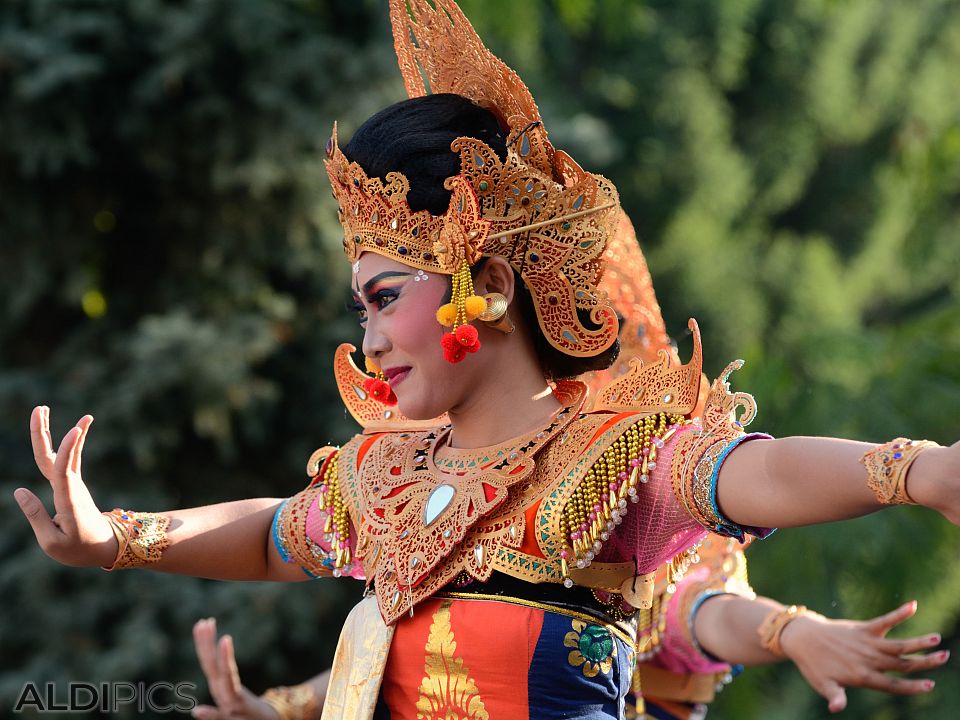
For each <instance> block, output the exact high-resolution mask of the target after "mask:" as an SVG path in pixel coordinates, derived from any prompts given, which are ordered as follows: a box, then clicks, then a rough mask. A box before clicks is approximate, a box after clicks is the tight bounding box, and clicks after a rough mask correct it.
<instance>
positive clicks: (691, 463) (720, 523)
mask: <svg viewBox="0 0 960 720" xmlns="http://www.w3.org/2000/svg"><path fill="white" fill-rule="evenodd" d="M758 438H759V439H766V440H769V439H771V436H770V435H767V434H766V433H749V434H746V433H741V434H739V435H736V436H734V437H732V438H731V437H729V436H728V437H723V438H721V439H719V440H714V441H713V442H710V439H711V438H710V435H709V434H707V433H704V434H702V435H700V436H696V435H694V434H693V433H691V436H690V437H689V438H684V439H683V441H684V443H685V444H684V446H683V448H682V450H683V451H682V452H681V451H680V450H678V452H677V453H676V454H675V455H674V467H673V474H674V484H675V485H676V486H678V487H677V489H678V490H679V492H678V495H679V497H680V498H681V501H682V503H683V505H684V507H686V509H687V511H688V512H689V513H690V514H691V515H692V516H693V518H694V519H695V520H696V521H697V522H698V523H700V524H701V525H703V527H705V528H707V529H708V530H710V531H711V532H714V533H717V534H718V535H723V536H724V537H733V538H736V539H737V540H739V541H740V542H743V541H744V534H745V533H749V534H751V535H754V536H756V537H758V538H765V537H767V536H769V535H770V534H771V533H773V529H772V528H758V527H753V526H750V525H739V524H737V523H735V522H733V521H732V520H730V519H729V518H727V517H726V516H724V515H723V513H722V512H721V511H720V507H719V506H718V505H717V479H718V478H719V476H720V468H721V467H723V462H724V461H725V460H726V459H727V456H728V455H729V454H730V453H731V452H733V450H735V449H736V448H737V446H739V445H740V443H742V442H745V441H747V440H755V439H758Z"/></svg>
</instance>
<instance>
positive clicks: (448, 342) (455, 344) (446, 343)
mask: <svg viewBox="0 0 960 720" xmlns="http://www.w3.org/2000/svg"><path fill="white" fill-rule="evenodd" d="M440 347H442V348H443V349H444V350H445V351H450V352H454V351H456V350H459V349H460V347H461V345H460V341H459V340H457V338H456V336H455V335H454V334H453V333H452V332H448V333H444V334H443V337H441V338H440Z"/></svg>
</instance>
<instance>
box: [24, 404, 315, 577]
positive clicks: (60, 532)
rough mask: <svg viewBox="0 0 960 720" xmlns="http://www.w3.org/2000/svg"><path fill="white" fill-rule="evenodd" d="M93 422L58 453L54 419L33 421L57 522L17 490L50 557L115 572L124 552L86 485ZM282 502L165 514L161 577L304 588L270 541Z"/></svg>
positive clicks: (83, 422) (81, 425) (38, 416)
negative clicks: (290, 583)
mask: <svg viewBox="0 0 960 720" xmlns="http://www.w3.org/2000/svg"><path fill="white" fill-rule="evenodd" d="M92 422H93V418H92V417H91V416H90V415H86V416H84V417H83V418H81V419H80V421H79V422H78V423H77V425H76V426H75V427H74V428H72V429H71V430H70V431H69V432H68V433H67V434H66V436H65V437H64V438H63V440H62V442H61V443H60V447H59V449H58V450H57V451H56V452H54V450H53V440H52V437H51V436H50V411H49V408H46V407H38V408H35V409H34V411H33V414H32V415H31V417H30V435H31V440H32V443H33V452H34V458H35V459H36V462H37V467H38V468H39V469H40V472H41V473H42V474H43V475H44V477H46V478H47V480H48V481H49V482H50V486H51V488H52V490H53V504H54V508H55V510H56V514H55V515H54V516H53V517H52V518H51V517H50V515H49V514H48V513H47V510H46V508H45V507H44V506H43V503H42V502H41V501H40V499H39V498H38V497H37V496H36V495H35V494H34V493H32V492H31V491H29V490H27V489H26V488H18V489H17V490H16V491H15V492H14V495H15V497H16V500H17V503H18V504H19V505H20V508H21V509H22V510H23V513H24V515H26V517H27V520H28V521H29V522H30V525H31V527H32V528H33V531H34V534H35V535H36V537H37V542H38V543H39V545H40V547H41V548H42V549H43V551H44V552H45V553H47V555H49V556H50V557H52V558H53V559H54V560H57V561H59V562H62V563H63V564H65V565H75V566H97V565H99V566H103V567H108V566H110V565H112V564H113V562H114V560H115V559H116V557H117V553H118V550H119V546H118V541H117V539H116V537H115V535H114V532H113V530H112V529H111V525H110V522H109V521H108V520H107V519H106V518H105V517H104V516H103V515H102V514H101V512H100V509H99V508H98V507H97V505H96V503H95V502H94V500H93V497H92V496H91V495H90V491H89V490H88V489H87V486H86V484H84V482H83V479H82V477H81V455H82V453H83V445H84V442H85V440H86V437H87V433H88V432H89V430H90V425H91V423H92ZM279 504H280V501H279V500H277V499H273V498H258V499H252V500H240V501H237V502H229V503H221V504H218V505H210V506H207V507H200V508H192V509H187V510H171V511H169V512H165V513H162V515H164V516H165V517H167V518H169V520H170V524H169V527H168V529H167V533H166V534H167V539H168V540H169V546H168V547H167V548H166V549H165V550H164V552H163V553H162V554H161V555H160V556H159V559H158V560H157V561H156V562H153V563H151V564H150V565H149V567H150V568H152V569H154V570H161V571H164V572H172V573H177V574H181V575H194V576H197V577H207V578H215V579H221V580H303V579H306V576H305V575H304V574H303V572H302V571H300V569H299V568H297V567H296V566H294V565H289V564H286V563H284V562H283V561H282V559H281V558H280V555H279V553H278V552H277V550H276V548H275V547H274V544H273V542H272V540H271V537H270V524H271V521H272V519H273V514H274V511H275V510H276V508H277V506H278V505H279Z"/></svg>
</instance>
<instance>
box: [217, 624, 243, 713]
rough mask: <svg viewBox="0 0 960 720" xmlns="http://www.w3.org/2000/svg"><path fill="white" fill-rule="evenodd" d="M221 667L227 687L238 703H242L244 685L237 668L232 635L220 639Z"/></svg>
mask: <svg viewBox="0 0 960 720" xmlns="http://www.w3.org/2000/svg"><path fill="white" fill-rule="evenodd" d="M220 667H221V669H222V670H223V671H224V674H225V675H226V679H227V687H228V688H229V690H230V692H231V693H233V695H234V696H235V697H236V700H237V702H241V701H242V694H243V685H242V683H241V682H240V670H239V668H237V658H236V655H235V654H234V652H233V638H232V637H231V636H230V635H224V636H223V637H222V638H220Z"/></svg>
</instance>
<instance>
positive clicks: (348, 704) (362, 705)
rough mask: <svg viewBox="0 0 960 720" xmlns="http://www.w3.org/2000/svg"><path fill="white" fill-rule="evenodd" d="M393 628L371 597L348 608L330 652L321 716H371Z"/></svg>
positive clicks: (325, 719)
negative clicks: (325, 692)
mask: <svg viewBox="0 0 960 720" xmlns="http://www.w3.org/2000/svg"><path fill="white" fill-rule="evenodd" d="M393 632H394V628H393V626H389V625H386V624H385V623H384V622H383V619H382V618H381V617H380V611H379V610H378V609H377V603H376V601H375V600H374V599H373V598H365V599H364V600H362V601H361V602H360V603H359V604H358V605H357V606H356V607H355V608H354V609H353V610H351V611H350V614H349V615H348V616H347V620H346V622H345V623H344V626H343V630H342V631H341V633H340V640H339V642H338V643H337V650H336V653H335V654H334V656H333V666H332V668H331V670H330V684H329V685H328V686H327V697H326V699H325V700H324V703H323V715H322V716H321V720H343V719H344V718H356V720H366V719H367V718H371V717H373V712H374V708H375V707H376V704H377V697H378V696H379V693H380V684H381V682H382V681H383V673H384V668H385V667H386V664H387V656H388V654H389V652H390V642H391V640H392V638H393Z"/></svg>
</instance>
